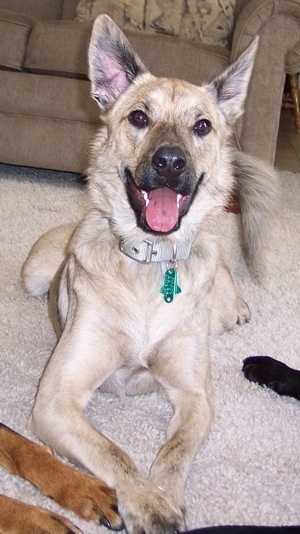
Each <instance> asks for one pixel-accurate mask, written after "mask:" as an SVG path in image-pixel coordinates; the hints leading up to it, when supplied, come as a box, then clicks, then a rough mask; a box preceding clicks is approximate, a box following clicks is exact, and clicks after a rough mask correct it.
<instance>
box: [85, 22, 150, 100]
mask: <svg viewBox="0 0 300 534" xmlns="http://www.w3.org/2000/svg"><path fill="white" fill-rule="evenodd" d="M143 72H147V69H146V67H145V66H144V64H143V63H142V61H141V60H140V58H139V56H138V55H137V54H135V52H134V50H133V48H132V47H131V45H130V43H129V41H128V40H127V38H126V37H125V35H124V34H123V32H122V31H121V30H120V28H119V27H118V26H117V25H116V24H115V23H114V22H113V20H112V19H111V18H110V17H109V16H108V15H99V16H98V17H97V18H96V20H95V22H94V26H93V31H92V36H91V41H90V46H89V75H90V80H91V83H92V96H93V97H94V98H95V100H96V101H97V102H98V104H99V106H100V108H101V109H105V108H107V107H109V106H110V105H111V104H112V103H113V102H114V101H115V100H116V99H117V98H118V96H119V95H120V94H121V93H123V92H124V91H125V90H126V89H127V87H128V86H129V85H130V83H131V82H132V81H133V80H134V78H135V77H136V76H137V75H138V74H141V73H143Z"/></svg>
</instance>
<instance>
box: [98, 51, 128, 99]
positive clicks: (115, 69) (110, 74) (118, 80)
mask: <svg viewBox="0 0 300 534" xmlns="http://www.w3.org/2000/svg"><path fill="white" fill-rule="evenodd" d="M103 70H104V72H105V75H106V77H107V79H108V80H109V86H110V89H111V91H112V92H113V93H122V92H123V91H125V89H126V88H127V87H128V85H129V82H128V79H127V76H126V73H125V71H124V70H122V67H121V65H120V64H119V63H118V62H117V61H114V59H113V58H110V57H109V56H108V57H107V58H106V60H105V61H104V62H103Z"/></svg>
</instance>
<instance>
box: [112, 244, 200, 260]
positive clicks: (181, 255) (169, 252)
mask: <svg viewBox="0 0 300 534" xmlns="http://www.w3.org/2000/svg"><path fill="white" fill-rule="evenodd" d="M119 248H120V250H121V252H123V254H125V255H126V256H129V258H132V259H133V260H136V261H139V262H141V263H151V262H152V261H154V262H159V261H176V260H186V259H187V258H188V257H189V255H190V250H191V243H178V244H176V243H174V244H171V243H164V242H158V243H154V242H153V241H150V240H148V239H144V240H143V241H135V240H131V239H126V240H122V239H121V240H120V242H119Z"/></svg>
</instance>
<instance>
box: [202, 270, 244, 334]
mask: <svg viewBox="0 0 300 534" xmlns="http://www.w3.org/2000/svg"><path fill="white" fill-rule="evenodd" d="M249 320H250V310H249V308H248V305H247V303H246V302H245V301H244V300H243V298H242V297H241V296H240V294H239V292H238V290H237V289H236V287H235V285H234V282H233V279H232V276H231V273H230V271H229V269H228V267H226V265H225V264H224V263H222V262H220V263H219V265H218V268H217V272H216V275H215V279H214V300H213V305H212V314H211V325H210V329H211V331H212V332H213V333H221V332H224V331H226V330H231V329H232V328H234V327H235V325H236V324H239V325H242V324H244V323H247V322H249Z"/></svg>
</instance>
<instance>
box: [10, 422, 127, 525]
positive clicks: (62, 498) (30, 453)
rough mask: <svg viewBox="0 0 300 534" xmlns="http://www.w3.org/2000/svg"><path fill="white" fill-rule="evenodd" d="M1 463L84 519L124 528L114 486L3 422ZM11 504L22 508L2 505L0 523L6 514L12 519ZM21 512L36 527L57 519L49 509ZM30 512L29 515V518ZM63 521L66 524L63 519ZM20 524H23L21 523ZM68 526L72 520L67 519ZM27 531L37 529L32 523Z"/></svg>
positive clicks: (19, 516) (20, 516) (29, 509)
mask: <svg viewBox="0 0 300 534" xmlns="http://www.w3.org/2000/svg"><path fill="white" fill-rule="evenodd" d="M0 465H1V466H3V467H4V468H5V469H7V470H8V471H10V472H11V473H13V474H15V475H18V476H21V477H22V478H25V479H26V480H28V481H29V482H31V483H32V484H34V485H35V486H36V487H37V488H38V489H39V490H40V491H41V492H42V493H43V494H44V495H46V496H48V497H51V498H52V499H54V500H55V501H56V502H57V503H59V504H60V505H61V506H63V507H65V508H69V509H70V510H72V511H73V512H75V513H76V514H77V515H79V516H80V517H82V518H83V519H86V520H93V521H97V522H99V523H103V524H104V525H106V526H109V527H111V528H113V529H115V530H118V529H120V528H122V521H121V519H120V517H119V516H118V514H117V512H116V511H117V502H116V495H115V492H114V491H113V490H112V489H111V488H109V487H108V486H106V484H105V483H104V482H102V481H100V480H98V479H96V478H95V477H93V476H91V475H88V474H86V473H84V472H82V471H79V470H77V469H74V468H72V467H69V466H68V465H66V464H64V463H62V462H60V461H59V460H58V459H57V458H56V457H55V456H54V455H53V454H52V451H51V450H50V449H49V448H48V447H43V446H41V445H38V444H37V443H34V442H32V441H30V440H28V439H26V438H24V437H23V436H20V434H17V433H16V432H14V431H13V430H11V429H10V428H8V427H6V426H5V425H3V424H1V425H0ZM12 506H13V507H16V508H17V509H19V507H20V506H21V504H16V503H14V504H12V503H7V502H5V503H4V506H3V507H1V508H0V525H1V520H2V522H3V523H4V521H6V520H5V517H6V516H7V517H8V519H9V510H10V509H11V507H12ZM1 512H2V516H1ZM20 513H21V515H19V514H18V518H20V521H21V519H22V517H23V516H24V520H25V516H26V518H27V519H26V521H32V525H33V524H36V527H38V525H39V524H40V522H41V521H44V522H45V521H48V522H49V525H50V524H51V521H54V519H51V517H50V515H51V513H50V512H47V511H46V510H43V511H42V512H41V510H40V509H39V508H37V509H35V508H34V509H33V510H31V508H30V507H28V508H27V509H25V510H24V511H23V512H20ZM47 513H48V514H49V518H48V519H47V517H46V516H47ZM28 515H30V517H27V516H28ZM52 515H53V514H52ZM55 521H57V519H55ZM61 523H62V525H64V520H63V519H62V518H61ZM4 524H5V523H4ZM20 524H21V525H23V523H22V522H21V523H20ZM42 524H43V523H42ZM54 525H55V524H54ZM65 525H66V526H65V528H66V529H67V527H68V525H69V522H68V521H65ZM3 528H4V527H3ZM15 528H17V527H15ZM62 528H63V527H61V529H62ZM68 528H69V527H68ZM52 531H53V532H60V530H59V531H56V530H55V528H54V526H53V527H52ZM1 532H2V530H1ZM22 532H26V531H25V530H22ZM28 532H30V533H31V532H35V530H34V528H33V526H32V530H30V529H28ZM61 532H67V530H61ZM72 532H73V530H72Z"/></svg>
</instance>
